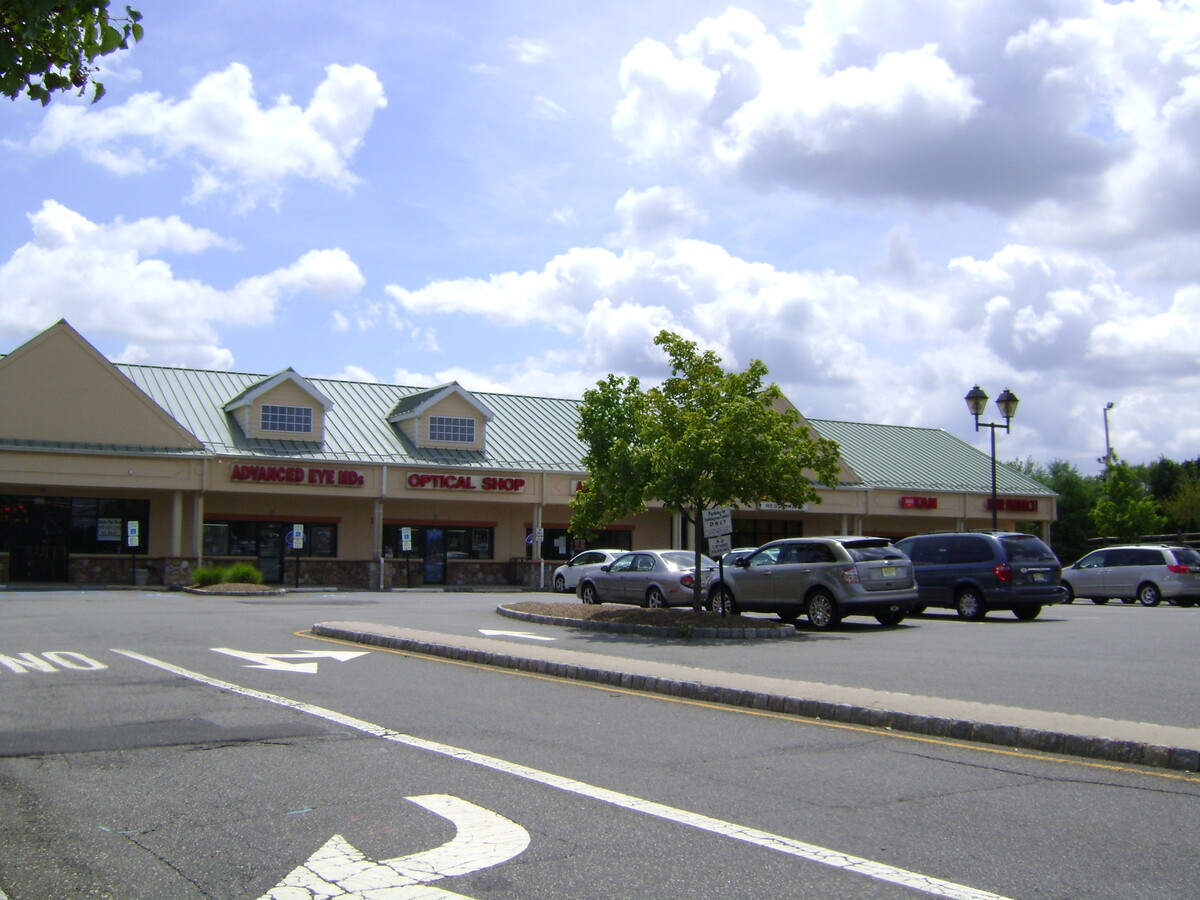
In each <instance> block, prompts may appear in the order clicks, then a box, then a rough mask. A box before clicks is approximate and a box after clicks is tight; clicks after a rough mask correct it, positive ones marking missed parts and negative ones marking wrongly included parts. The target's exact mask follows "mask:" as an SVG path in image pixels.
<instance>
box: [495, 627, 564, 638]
mask: <svg viewBox="0 0 1200 900" xmlns="http://www.w3.org/2000/svg"><path fill="white" fill-rule="evenodd" d="M479 633H480V634H486V635H490V636H493V637H494V636H495V635H498V634H502V635H505V636H506V637H519V638H528V639H529V640H531V641H552V640H554V638H552V637H543V636H542V635H540V634H533V633H532V632H529V631H490V630H488V629H487V628H480V629H479Z"/></svg>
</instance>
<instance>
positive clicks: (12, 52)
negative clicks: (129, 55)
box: [0, 0, 142, 106]
mask: <svg viewBox="0 0 1200 900" xmlns="http://www.w3.org/2000/svg"><path fill="white" fill-rule="evenodd" d="M108 5H109V0H0V93H2V94H4V96H6V97H10V98H12V99H14V100H15V99H16V98H17V97H19V96H20V95H21V94H26V95H27V96H28V97H29V98H30V99H31V100H38V101H40V102H41V104H42V105H43V106H45V105H46V104H47V103H49V102H50V98H51V96H52V95H53V94H54V93H55V92H56V91H67V90H73V89H75V88H78V89H79V95H80V96H83V95H84V93H86V92H87V88H88V85H89V84H91V86H92V102H93V103H95V102H96V101H97V100H99V99H100V98H101V97H103V96H104V85H103V84H101V83H100V82H99V81H96V80H95V79H94V77H93V76H94V75H95V71H96V70H95V67H94V66H93V62H94V61H95V60H96V58H97V57H100V56H106V55H107V54H109V53H112V52H113V51H115V50H123V49H125V48H127V47H128V46H129V42H130V40H133V41H140V40H141V39H142V25H141V18H142V14H141V13H139V12H138V11H137V10H136V9H133V8H132V7H129V6H127V7H125V16H124V17H123V18H114V17H113V16H111V15H110V14H109V10H108Z"/></svg>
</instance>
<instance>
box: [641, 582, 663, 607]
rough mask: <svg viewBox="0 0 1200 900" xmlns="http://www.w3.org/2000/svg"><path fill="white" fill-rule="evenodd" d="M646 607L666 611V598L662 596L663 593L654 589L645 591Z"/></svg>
mask: <svg viewBox="0 0 1200 900" xmlns="http://www.w3.org/2000/svg"><path fill="white" fill-rule="evenodd" d="M646 605H647V606H648V607H650V608H651V609H666V608H667V598H666V597H664V596H663V592H662V591H660V590H659V589H658V588H656V587H652V588H650V590H648V591H646Z"/></svg>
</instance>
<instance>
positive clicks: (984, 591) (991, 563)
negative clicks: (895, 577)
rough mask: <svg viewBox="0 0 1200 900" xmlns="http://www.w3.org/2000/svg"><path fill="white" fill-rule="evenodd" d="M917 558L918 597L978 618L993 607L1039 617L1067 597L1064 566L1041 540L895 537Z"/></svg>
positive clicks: (975, 534)
mask: <svg viewBox="0 0 1200 900" xmlns="http://www.w3.org/2000/svg"><path fill="white" fill-rule="evenodd" d="M896 547H897V548H898V549H900V550H902V551H903V552H904V553H905V554H907V556H908V557H909V558H910V559H911V560H912V561H913V566H914V567H915V568H916V572H917V586H918V590H919V591H920V600H919V601H918V603H919V605H918V607H917V609H916V610H915V611H916V612H920V611H922V610H924V609H925V608H926V607H929V606H937V607H944V608H946V609H955V610H958V614H959V615H960V616H961V617H962V618H964V619H971V620H979V619H982V618H983V617H984V616H986V615H987V614H988V611H989V610H993V609H1008V610H1012V613H1013V615H1015V616H1016V617H1017V618H1018V619H1024V620H1028V619H1036V618H1037V617H1038V616H1039V615H1040V614H1041V612H1042V607H1043V606H1046V605H1048V604H1051V603H1060V602H1062V601H1063V600H1065V599H1066V592H1065V591H1064V590H1063V588H1062V586H1061V584H1060V583H1059V582H1060V580H1061V577H1062V576H1061V573H1062V566H1061V564H1060V563H1059V561H1058V557H1057V556H1055V555H1054V551H1053V550H1051V549H1050V548H1049V547H1048V546H1047V545H1046V544H1045V542H1044V541H1042V539H1041V538H1039V537H1037V536H1036V535H1032V534H1022V533H1020V532H1012V531H987V532H980V531H965V532H948V533H945V534H919V535H916V536H914V537H908V538H904V540H901V541H897V542H896Z"/></svg>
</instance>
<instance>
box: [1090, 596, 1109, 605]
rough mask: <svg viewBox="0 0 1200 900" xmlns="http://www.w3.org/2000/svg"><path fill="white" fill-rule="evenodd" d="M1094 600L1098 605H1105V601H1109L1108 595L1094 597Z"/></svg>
mask: <svg viewBox="0 0 1200 900" xmlns="http://www.w3.org/2000/svg"><path fill="white" fill-rule="evenodd" d="M1092 602H1093V603H1095V604H1096V605H1097V606H1103V605H1104V604H1105V603H1107V602H1108V598H1107V597H1093V598H1092Z"/></svg>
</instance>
